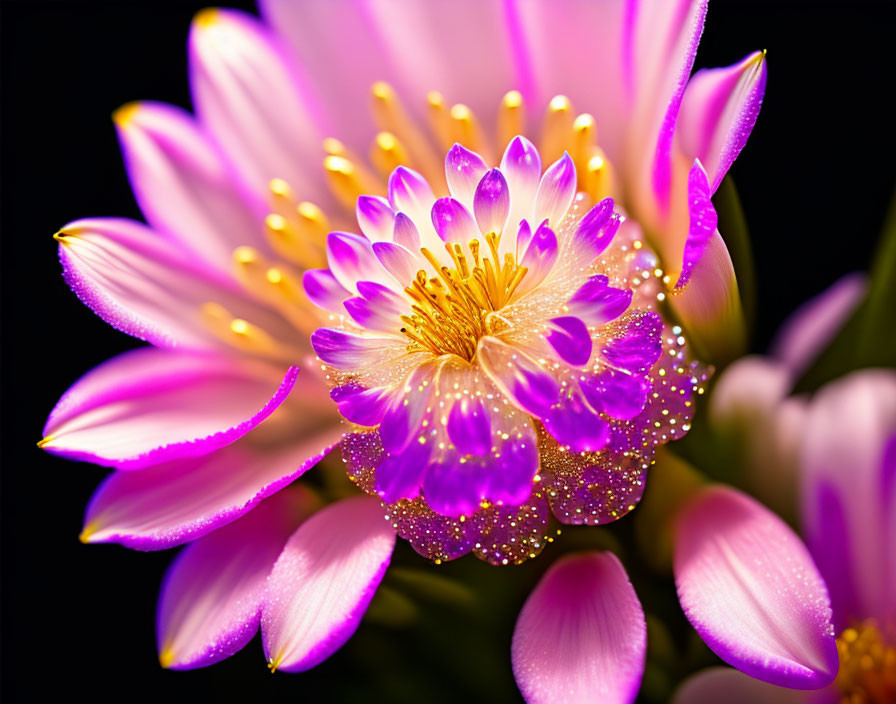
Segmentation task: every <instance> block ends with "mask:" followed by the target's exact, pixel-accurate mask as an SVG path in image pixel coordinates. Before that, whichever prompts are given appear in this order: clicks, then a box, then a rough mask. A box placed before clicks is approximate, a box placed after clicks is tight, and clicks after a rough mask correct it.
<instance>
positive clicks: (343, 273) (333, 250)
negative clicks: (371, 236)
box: [327, 232, 401, 291]
mask: <svg viewBox="0 0 896 704" xmlns="http://www.w3.org/2000/svg"><path fill="white" fill-rule="evenodd" d="M327 263H328V264H329V265H330V271H332V272H333V276H335V277H336V280H337V281H338V282H339V283H340V284H342V286H343V287H344V288H347V289H348V290H349V291H357V290H358V287H357V284H358V282H359V281H375V282H377V283H380V284H383V285H384V286H388V287H390V288H394V289H397V290H401V289H400V287H399V286H398V284H397V283H396V282H395V281H394V280H393V279H392V277H391V276H389V274H388V273H386V271H385V269H383V267H382V266H380V263H379V261H377V258H376V256H375V255H374V253H373V248H372V247H371V245H370V240H368V239H367V238H366V237H364V236H363V235H356V234H354V233H351V232H331V233H330V234H329V235H327Z"/></svg>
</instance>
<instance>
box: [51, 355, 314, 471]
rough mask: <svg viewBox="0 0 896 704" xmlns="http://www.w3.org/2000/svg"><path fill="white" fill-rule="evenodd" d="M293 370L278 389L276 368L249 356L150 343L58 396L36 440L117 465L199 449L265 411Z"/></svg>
mask: <svg viewBox="0 0 896 704" xmlns="http://www.w3.org/2000/svg"><path fill="white" fill-rule="evenodd" d="M298 373H299V370H298V367H290V368H289V370H288V371H287V373H286V377H285V378H284V379H283V381H282V382H281V383H280V385H279V388H278V387H277V382H278V377H279V372H277V371H276V370H273V369H271V368H269V367H267V366H262V365H259V364H253V363H251V362H245V361H244V362H243V363H238V362H237V361H236V360H235V359H231V358H226V357H220V356H216V355H205V354H194V353H187V352H172V351H163V350H158V349H154V348H144V349H139V350H135V351H133V352H126V353H125V354H123V355H120V356H118V357H115V358H114V359H112V360H110V361H108V362H106V363H105V364H102V365H100V366H99V367H97V368H96V369H94V370H93V371H91V372H89V373H88V374H87V375H85V376H84V377H83V378H82V379H80V380H79V381H78V382H76V383H75V385H74V386H72V387H71V388H70V389H69V390H68V391H67V392H66V393H65V394H64V395H63V397H62V398H61V399H60V400H59V403H58V404H56V407H55V408H54V409H53V411H52V412H51V413H50V417H49V418H48V419H47V424H46V426H45V428H44V435H45V439H44V440H43V441H42V442H41V446H42V447H43V448H44V449H46V450H48V451H49V452H52V453H53V454H58V455H62V456H64V457H69V458H71V459H79V460H86V461H90V462H96V463H97V464H101V465H104V466H107V467H117V468H119V469H141V468H143V467H147V466H150V465H154V464H159V463H160V462H167V461H168V460H173V459H179V458H182V457H195V456H197V455H204V454H206V453H208V452H211V451H213V450H216V449H218V448H219V447H223V446H224V445H228V444H230V443H231V442H233V441H234V440H237V439H238V438H241V437H242V436H243V435H245V434H246V433H248V432H249V431H250V430H252V428H254V427H256V426H257V425H258V424H259V423H261V422H262V421H263V420H264V419H265V418H267V417H268V416H269V415H270V414H271V413H273V412H274V410H276V408H277V407H278V406H279V405H280V404H281V403H283V401H284V399H285V398H286V397H287V396H288V395H289V392H290V391H291V390H292V387H293V385H294V384H295V381H296V377H297V376H298ZM272 393H273V396H272Z"/></svg>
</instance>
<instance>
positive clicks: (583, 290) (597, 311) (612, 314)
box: [566, 274, 632, 325]
mask: <svg viewBox="0 0 896 704" xmlns="http://www.w3.org/2000/svg"><path fill="white" fill-rule="evenodd" d="M631 302H632V291H631V290H630V289H622V288H613V287H612V286H609V285H608V279H607V277H606V276H604V275H603V274H598V275H596V276H592V277H590V278H589V279H588V281H586V282H585V283H584V284H583V285H582V286H581V287H580V288H579V290H578V291H576V292H575V293H574V294H573V295H572V298H570V299H569V301H568V302H567V304H566V305H567V307H568V308H569V314H570V315H575V316H577V317H579V318H581V319H582V320H584V321H585V322H586V323H588V324H589V325H604V324H606V323H609V322H610V321H611V320H615V319H616V318H618V317H619V316H620V315H622V314H623V313H625V311H626V310H628V307H629V305H630V304H631Z"/></svg>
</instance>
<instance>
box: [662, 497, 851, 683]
mask: <svg viewBox="0 0 896 704" xmlns="http://www.w3.org/2000/svg"><path fill="white" fill-rule="evenodd" d="M675 582H676V585H677V586H678V596H679V599H680V600H681V605H682V608H683V609H684V612H685V615H686V616H687V617H688V620H689V621H690V622H691V624H692V625H693V626H694V628H695V629H696V630H697V632H698V633H699V634H700V636H701V637H702V638H703V640H705V641H706V643H707V644H708V645H709V647H710V648H712V650H713V651H714V652H715V653H716V654H717V655H718V656H719V657H720V658H722V660H724V661H725V662H727V663H729V664H730V665H733V666H735V667H737V668H738V669H739V670H741V671H743V672H746V673H747V674H748V675H751V676H752V677H755V678H757V679H760V680H763V681H765V682H770V683H772V684H777V685H780V686H782V687H791V688H794V689H818V688H821V687H824V686H825V685H827V684H830V683H831V682H832V681H833V679H834V676H835V675H836V674H837V667H838V660H837V647H836V645H835V643H834V628H833V626H832V624H831V606H830V601H829V599H828V591H827V588H826V587H825V583H824V580H823V579H822V578H821V575H820V574H819V573H818V570H817V568H816V567H815V563H814V562H813V561H812V558H811V556H810V555H809V551H808V550H807V549H806V548H805V546H804V545H803V543H802V542H801V541H800V539H799V538H798V537H797V536H796V535H795V534H794V532H793V531H792V530H791V529H790V528H789V527H788V526H787V525H786V524H785V523H784V522H783V521H782V520H781V519H780V518H778V517H777V516H776V515H775V514H773V513H772V512H771V511H769V510H768V509H767V508H765V507H764V506H762V505H761V504H759V503H758V502H756V501H754V500H753V499H751V498H750V497H748V496H746V495H745V494H742V493H740V492H738V491H735V490H733V489H729V488H726V487H723V486H710V487H708V488H706V489H703V490H702V491H701V492H700V493H699V494H697V495H696V496H695V497H694V498H693V499H692V500H691V501H690V503H689V504H687V505H686V507H685V508H684V509H683V510H682V512H681V513H680V514H679V516H678V519H677V529H676V533H675Z"/></svg>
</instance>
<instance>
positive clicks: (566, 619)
mask: <svg viewBox="0 0 896 704" xmlns="http://www.w3.org/2000/svg"><path fill="white" fill-rule="evenodd" d="M646 649H647V626H646V624H645V621H644V612H643V610H642V608H641V604H640V603H639V602H638V597H637V596H636V595H635V590H634V589H633V588H632V585H631V583H630V582H629V580H628V577H627V576H626V574H625V569H624V568H623V566H622V564H621V563H620V562H619V560H618V559H617V558H616V556H615V555H613V554H612V553H609V552H605V553H597V552H587V553H577V554H572V555H567V556H565V557H562V558H560V559H559V560H557V561H556V562H555V563H554V564H553V565H551V567H550V569H548V571H547V572H546V573H545V574H544V576H543V577H542V578H541V580H540V581H539V582H538V584H537V585H536V586H535V589H534V590H533V591H532V594H531V595H530V596H529V598H528V599H527V600H526V603H525V604H524V605H523V609H522V611H520V615H519V618H518V619H517V622H516V628H515V629H514V631H513V645H512V646H511V657H512V660H513V675H514V677H515V678H516V683H517V686H519V688H520V692H522V695H523V697H524V698H525V700H526V702H528V704H573V703H578V702H586V701H587V702H601V703H602V704H627V703H628V702H632V701H634V699H635V697H636V696H637V694H638V689H639V687H640V685H641V675H642V673H643V672H644V660H645V655H646Z"/></svg>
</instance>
